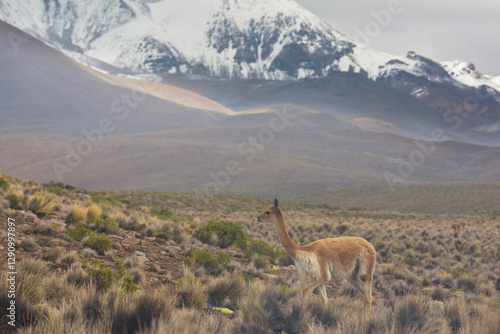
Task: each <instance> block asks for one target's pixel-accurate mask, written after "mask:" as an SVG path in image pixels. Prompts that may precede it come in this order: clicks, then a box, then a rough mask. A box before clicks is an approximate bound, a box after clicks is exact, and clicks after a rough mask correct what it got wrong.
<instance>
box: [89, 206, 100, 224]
mask: <svg viewBox="0 0 500 334" xmlns="http://www.w3.org/2000/svg"><path fill="white" fill-rule="evenodd" d="M101 214H102V208H101V206H100V205H99V204H96V203H91V204H90V205H89V207H88V209H87V220H88V221H89V223H95V221H96V219H97V218H101Z"/></svg>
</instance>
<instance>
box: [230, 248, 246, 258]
mask: <svg viewBox="0 0 500 334" xmlns="http://www.w3.org/2000/svg"><path fill="white" fill-rule="evenodd" d="M227 254H228V255H230V256H231V255H232V256H234V257H238V258H243V253H240V252H237V251H234V250H228V251H227Z"/></svg>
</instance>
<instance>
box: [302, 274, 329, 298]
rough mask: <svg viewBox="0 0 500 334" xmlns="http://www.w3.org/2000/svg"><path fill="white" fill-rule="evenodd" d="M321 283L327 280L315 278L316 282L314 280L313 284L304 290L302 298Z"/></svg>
mask: <svg viewBox="0 0 500 334" xmlns="http://www.w3.org/2000/svg"><path fill="white" fill-rule="evenodd" d="M321 283H323V285H324V283H325V280H324V279H323V278H320V279H318V280H315V281H314V282H312V283H311V284H309V285H308V286H306V287H305V289H304V290H302V298H305V297H306V296H307V294H308V293H309V292H311V291H312V290H314V289H316V288H317V287H318V286H320V285H321ZM325 294H326V291H325Z"/></svg>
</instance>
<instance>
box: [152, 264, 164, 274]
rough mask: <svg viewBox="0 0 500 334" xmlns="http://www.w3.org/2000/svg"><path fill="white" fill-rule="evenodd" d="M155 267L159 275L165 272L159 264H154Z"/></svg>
mask: <svg viewBox="0 0 500 334" xmlns="http://www.w3.org/2000/svg"><path fill="white" fill-rule="evenodd" d="M153 267H154V268H155V270H156V272H158V273H159V272H161V271H162V270H163V269H161V267H160V266H159V265H158V264H156V263H153Z"/></svg>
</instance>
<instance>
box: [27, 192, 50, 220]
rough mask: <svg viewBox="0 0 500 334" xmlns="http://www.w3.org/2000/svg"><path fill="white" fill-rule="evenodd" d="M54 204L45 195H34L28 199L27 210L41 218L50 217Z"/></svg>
mask: <svg viewBox="0 0 500 334" xmlns="http://www.w3.org/2000/svg"><path fill="white" fill-rule="evenodd" d="M54 208H55V202H54V200H53V199H51V197H50V196H48V195H47V194H45V193H41V192H40V193H36V194H34V195H30V196H29V197H28V202H27V209H28V210H30V211H32V212H33V213H35V214H36V215H37V216H38V217H40V218H43V217H47V216H49V215H51V214H52V213H53V212H54V211H55V210H54Z"/></svg>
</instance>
